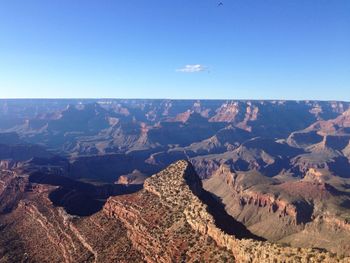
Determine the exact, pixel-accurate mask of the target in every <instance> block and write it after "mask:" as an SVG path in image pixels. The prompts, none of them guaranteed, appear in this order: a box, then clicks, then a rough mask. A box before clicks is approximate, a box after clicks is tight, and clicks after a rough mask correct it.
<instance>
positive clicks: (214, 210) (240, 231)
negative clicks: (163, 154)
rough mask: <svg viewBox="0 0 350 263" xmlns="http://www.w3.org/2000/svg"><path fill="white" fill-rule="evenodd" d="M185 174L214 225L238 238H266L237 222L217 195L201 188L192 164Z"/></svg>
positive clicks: (260, 239)
mask: <svg viewBox="0 0 350 263" xmlns="http://www.w3.org/2000/svg"><path fill="white" fill-rule="evenodd" d="M187 169H188V170H187V171H186V175H185V180H186V183H187V184H188V186H189V187H190V189H191V191H192V192H193V194H194V195H196V196H197V197H198V198H199V199H200V200H201V201H202V202H203V203H204V204H206V205H207V209H208V210H207V211H208V213H209V214H211V215H212V216H213V218H214V221H215V224H216V226H217V227H218V228H219V229H220V230H222V231H223V232H225V233H226V234H229V235H233V236H235V237H236V238H238V239H254V240H259V241H265V240H266V239H264V238H262V237H259V236H257V235H254V234H253V233H252V232H250V231H249V230H248V229H247V228H246V226H245V225H244V224H242V223H241V222H238V221H237V220H236V219H234V218H233V217H232V216H230V215H229V214H228V213H227V212H226V210H225V207H224V205H223V204H222V202H221V199H220V198H219V197H216V196H214V195H213V194H212V193H210V192H208V191H206V190H204V189H203V186H202V181H201V180H200V178H199V177H198V175H197V174H196V172H195V170H194V168H193V167H192V165H189V167H188V168H187Z"/></svg>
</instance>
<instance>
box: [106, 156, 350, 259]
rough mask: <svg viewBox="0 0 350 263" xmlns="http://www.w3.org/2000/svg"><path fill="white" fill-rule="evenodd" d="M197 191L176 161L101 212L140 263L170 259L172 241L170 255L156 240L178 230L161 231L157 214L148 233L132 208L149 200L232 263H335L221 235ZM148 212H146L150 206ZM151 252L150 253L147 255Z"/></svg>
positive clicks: (313, 253) (314, 253)
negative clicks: (122, 230) (118, 225)
mask: <svg viewBox="0 0 350 263" xmlns="http://www.w3.org/2000/svg"><path fill="white" fill-rule="evenodd" d="M201 191H203V190H202V186H201V182H200V180H199V178H198V176H197V175H196V174H195V173H194V170H193V168H192V166H191V165H190V164H189V163H188V162H186V161H179V162H177V163H175V164H173V165H171V166H169V167H168V168H167V169H165V170H163V171H162V172H160V173H158V174H156V175H154V176H152V177H151V178H149V179H147V180H146V181H145V184H144V190H143V191H142V193H140V194H139V196H136V197H129V199H130V200H129V202H128V205H126V201H125V200H123V199H122V200H120V198H119V197H118V198H110V200H109V201H108V202H107V204H106V206H105V208H104V211H105V213H106V214H107V215H108V216H110V217H115V218H118V219H119V220H121V221H122V222H123V223H124V225H125V227H126V228H127V229H128V235H129V237H130V239H131V240H132V242H133V244H134V245H135V246H136V247H137V248H138V250H139V251H140V252H141V253H145V254H146V256H145V259H146V260H147V261H148V262H155V261H157V262H168V261H169V255H171V256H174V255H173V254H171V253H172V252H171V251H175V250H176V248H175V247H173V246H172V244H173V240H171V241H170V242H169V243H167V244H169V246H170V251H169V249H168V246H167V247H164V246H161V243H159V241H158V240H160V239H161V237H162V236H163V235H164V234H165V235H166V233H168V231H169V229H171V228H174V227H175V226H177V227H178V224H177V225H176V224H174V225H172V226H171V227H170V228H163V226H162V225H160V224H159V222H158V220H159V215H154V222H155V223H156V225H157V227H155V226H154V227H155V228H154V229H150V227H151V223H149V222H148V221H147V220H146V218H145V216H144V211H143V210H142V207H139V206H138V205H137V204H138V201H139V199H140V198H141V199H144V198H147V199H148V200H152V204H153V202H157V203H160V204H162V206H163V209H164V208H165V207H166V208H167V209H168V210H167V213H172V214H173V216H175V217H177V218H181V222H182V223H181V224H182V225H184V224H185V225H186V224H188V225H189V226H190V228H191V231H194V232H195V233H198V234H200V236H201V237H202V238H203V237H205V238H207V239H208V238H210V239H212V240H214V241H215V244H216V245H217V246H219V247H221V248H224V249H225V250H226V251H229V252H230V253H232V255H233V256H234V258H235V260H236V261H237V262H339V261H338V260H340V259H337V258H336V256H335V255H333V254H329V253H326V252H322V251H319V250H312V249H300V248H299V249H298V248H291V247H283V246H280V245H277V244H272V243H269V242H260V241H254V240H250V239H242V240H240V239H237V238H236V237H235V236H233V235H228V234H226V233H225V232H223V231H222V230H221V229H219V228H218V227H217V225H216V222H215V220H214V217H213V216H212V215H211V214H210V213H209V212H208V207H207V206H206V205H205V204H204V203H203V202H202V201H201V200H200V198H199V197H198V196H200V194H201ZM140 195H141V196H143V197H140ZM131 200H132V201H133V203H131ZM136 200H137V201H136ZM155 200H156V201H155ZM135 201H136V203H137V204H135V203H134V202H135ZM148 209H151V208H149V203H148ZM151 210H152V211H154V210H153V209H151ZM158 212H160V213H161V214H162V216H165V217H167V216H168V214H164V213H163V212H165V211H163V210H159V211H158ZM182 220H184V221H182ZM154 231H156V232H157V233H155V232H154ZM150 232H151V233H153V234H150ZM152 244H153V245H152ZM151 248H152V252H153V253H150V252H149V249H151ZM164 249H165V255H162V254H161V251H162V250H164ZM169 253H170V254H169ZM187 256H188V255H187ZM344 262H345V261H344Z"/></svg>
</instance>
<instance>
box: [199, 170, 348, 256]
mask: <svg viewBox="0 0 350 263" xmlns="http://www.w3.org/2000/svg"><path fill="white" fill-rule="evenodd" d="M256 182H258V183H256ZM258 185H259V186H258ZM204 187H205V189H206V190H208V191H210V192H212V193H214V194H215V195H216V196H218V197H219V198H220V199H221V200H222V202H223V204H224V205H225V210H226V211H227V212H228V213H229V214H230V215H231V216H232V217H234V218H235V219H237V220H238V221H240V222H242V223H244V225H246V226H247V228H248V229H249V230H250V231H251V232H252V233H254V234H256V235H259V236H262V237H264V238H266V239H267V240H270V241H273V242H279V243H288V244H291V245H293V246H296V247H320V248H325V249H327V250H329V251H332V252H334V253H338V254H345V255H347V254H348V251H349V249H350V246H349V244H348V242H347V240H349V238H350V231H349V229H350V228H349V226H350V225H349V222H348V220H347V219H346V215H347V213H346V207H347V205H346V204H347V201H342V200H347V199H348V197H347V195H346V194H344V193H342V192H340V191H338V190H337V189H336V188H334V187H333V186H331V185H329V184H328V183H325V182H323V175H322V173H321V172H320V171H317V170H315V169H311V170H310V171H309V173H308V176H306V177H305V178H304V179H303V180H297V181H289V182H283V183H281V182H278V181H277V180H276V179H268V178H264V177H263V176H262V175H259V174H258V173H249V174H248V173H239V172H233V171H231V169H230V168H229V167H228V166H225V165H222V166H220V168H219V169H218V170H217V171H216V173H215V174H214V176H213V177H212V178H210V179H209V180H206V181H204ZM339 202H340V203H339ZM341 211H343V214H344V215H342V214H340V213H339V212H341ZM271 226H273V227H271ZM330 240H332V242H331V241H330Z"/></svg>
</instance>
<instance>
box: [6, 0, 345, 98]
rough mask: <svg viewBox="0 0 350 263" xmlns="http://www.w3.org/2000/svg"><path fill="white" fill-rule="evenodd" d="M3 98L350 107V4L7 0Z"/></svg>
mask: <svg viewBox="0 0 350 263" xmlns="http://www.w3.org/2000/svg"><path fill="white" fill-rule="evenodd" d="M219 2H222V3H223V5H218V3H219ZM0 98H170V99H298V100H300V99H316V100H346V101H350V1H349V0H221V1H216V0H148V1H146V0H123V1H120V0H95V1H92V0H50V1H47V0H25V1H23V0H1V1H0Z"/></svg>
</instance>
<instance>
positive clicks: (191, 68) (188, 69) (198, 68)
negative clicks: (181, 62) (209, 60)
mask: <svg viewBox="0 0 350 263" xmlns="http://www.w3.org/2000/svg"><path fill="white" fill-rule="evenodd" d="M205 70H207V67H205V66H203V65H200V64H194V65H186V66H184V67H183V68H179V69H177V70H176V71H177V72H184V73H196V72H202V71H205Z"/></svg>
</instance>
